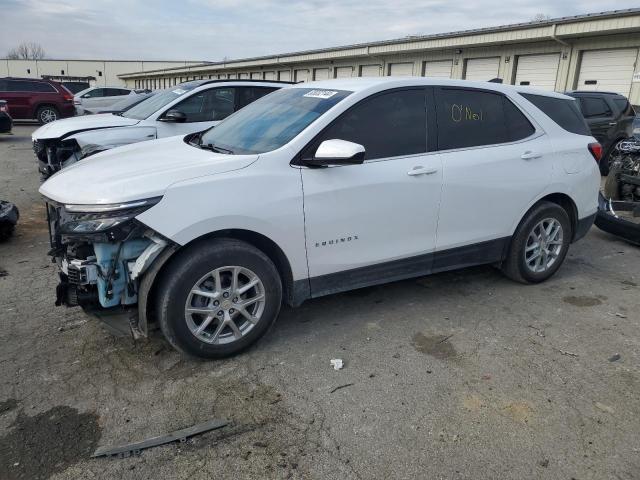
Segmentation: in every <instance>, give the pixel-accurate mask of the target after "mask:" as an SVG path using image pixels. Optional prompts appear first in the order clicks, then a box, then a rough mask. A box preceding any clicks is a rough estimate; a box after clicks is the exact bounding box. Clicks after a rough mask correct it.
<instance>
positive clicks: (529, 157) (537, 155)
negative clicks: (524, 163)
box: [520, 150, 542, 160]
mask: <svg viewBox="0 0 640 480" xmlns="http://www.w3.org/2000/svg"><path fill="white" fill-rule="evenodd" d="M541 156H542V154H541V153H538V152H532V151H531V150H527V151H526V152H524V153H523V154H522V155H520V158H521V159H523V160H533V159H534V158H540V157H541Z"/></svg>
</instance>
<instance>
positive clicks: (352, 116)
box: [302, 88, 442, 296]
mask: <svg viewBox="0 0 640 480" xmlns="http://www.w3.org/2000/svg"><path fill="white" fill-rule="evenodd" d="M426 91H427V90H426V89H422V88H419V89H403V90H394V91H391V92H389V93H384V94H380V95H377V96H373V97H370V98H369V99H366V100H364V101H362V102H360V103H358V104H356V105H355V106H354V107H352V108H351V109H349V110H348V111H347V112H345V113H344V114H342V115H341V116H340V117H339V118H338V119H337V120H336V121H334V122H333V123H332V124H331V125H330V126H329V127H327V128H326V129H325V130H324V131H323V132H322V133H321V134H320V135H319V136H318V138H316V139H315V140H314V141H313V142H312V144H311V146H310V147H309V148H307V150H306V151H305V152H302V159H303V160H304V158H309V157H310V156H312V155H313V154H314V153H315V150H316V149H317V147H318V145H319V144H320V143H321V142H322V141H324V140H330V139H340V140H347V141H351V142H355V143H358V144H361V145H363V146H364V147H365V150H366V154H365V162H364V163H363V164H361V165H348V166H335V167H328V168H308V167H302V183H303V190H304V213H305V229H306V243H307V257H308V265H309V276H310V278H311V294H312V296H319V295H323V294H327V293H333V292H337V291H341V290H347V289H351V288H358V287H363V286H367V285H373V284H376V283H382V282H384V281H390V280H396V279H401V278H407V277H411V276H414V275H420V274H424V273H428V272H429V270H430V267H431V261H432V252H433V250H434V248H435V239H436V228H437V222H438V207H439V201H440V190H441V182H442V170H441V166H440V158H439V155H437V154H435V153H428V152H427V135H426V133H427V128H426V127H427V113H426Z"/></svg>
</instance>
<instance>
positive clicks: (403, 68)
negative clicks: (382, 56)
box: [389, 62, 413, 77]
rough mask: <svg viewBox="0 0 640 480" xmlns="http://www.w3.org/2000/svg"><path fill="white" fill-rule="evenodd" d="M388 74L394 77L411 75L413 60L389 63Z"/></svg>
mask: <svg viewBox="0 0 640 480" xmlns="http://www.w3.org/2000/svg"><path fill="white" fill-rule="evenodd" d="M389 75H392V76H395V77H406V76H411V75H413V62H411V63H391V64H389Z"/></svg>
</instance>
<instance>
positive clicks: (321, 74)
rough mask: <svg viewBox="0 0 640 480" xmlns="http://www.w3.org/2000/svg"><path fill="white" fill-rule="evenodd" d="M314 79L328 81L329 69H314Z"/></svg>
mask: <svg viewBox="0 0 640 480" xmlns="http://www.w3.org/2000/svg"><path fill="white" fill-rule="evenodd" d="M313 79H314V80H328V79H329V69H328V68H314V69H313Z"/></svg>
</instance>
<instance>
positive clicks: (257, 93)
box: [238, 87, 278, 108]
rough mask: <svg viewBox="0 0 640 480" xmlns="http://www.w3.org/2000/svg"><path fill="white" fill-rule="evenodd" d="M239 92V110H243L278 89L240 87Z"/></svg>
mask: <svg viewBox="0 0 640 480" xmlns="http://www.w3.org/2000/svg"><path fill="white" fill-rule="evenodd" d="M239 90H240V91H239V102H238V108H243V107H246V106H247V105H249V104H250V103H252V102H255V101H256V100H258V99H259V98H262V97H264V96H265V95H267V94H269V93H271V92H273V91H274V90H278V89H277V88H273V87H272V88H269V87H240V88H239Z"/></svg>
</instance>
